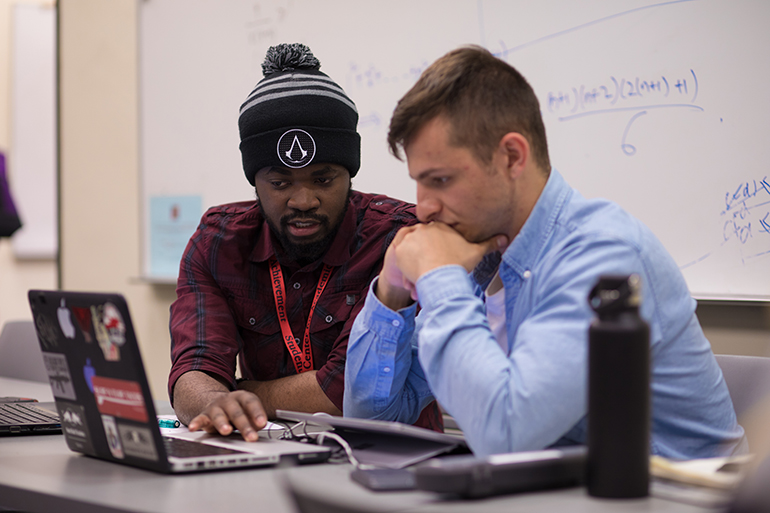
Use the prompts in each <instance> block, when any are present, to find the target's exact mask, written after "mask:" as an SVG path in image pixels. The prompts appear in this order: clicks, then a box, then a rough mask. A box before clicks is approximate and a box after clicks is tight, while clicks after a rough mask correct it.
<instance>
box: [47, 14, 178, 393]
mask: <svg viewBox="0 0 770 513" xmlns="http://www.w3.org/2000/svg"><path fill="white" fill-rule="evenodd" d="M59 16H60V18H59V29H60V48H59V52H60V53H59V55H60V88H61V89H60V116H61V120H60V123H61V124H60V130H61V157H60V159H61V168H60V172H61V178H60V183H61V250H60V251H61V273H62V287H63V288H65V289H78V290H97V291H111V292H119V293H122V294H124V295H125V296H126V298H127V300H128V303H129V305H130V307H131V313H132V318H133V321H134V324H135V327H136V331H137V336H138V338H139V341H140V346H141V349H142V354H143V359H144V363H145V368H146V370H147V373H148V375H149V380H150V386H151V389H152V391H153V395H154V396H155V397H156V398H157V399H165V398H167V395H166V392H165V387H166V378H167V376H168V370H169V366H170V361H169V336H168V306H169V304H170V302H171V300H172V299H173V297H174V289H173V287H171V286H157V285H149V284H146V283H143V282H141V281H139V280H138V279H137V277H138V276H139V195H138V194H139V186H140V184H139V173H138V155H139V145H138V114H137V113H138V94H137V5H136V2H135V0H62V1H60V2H59Z"/></svg>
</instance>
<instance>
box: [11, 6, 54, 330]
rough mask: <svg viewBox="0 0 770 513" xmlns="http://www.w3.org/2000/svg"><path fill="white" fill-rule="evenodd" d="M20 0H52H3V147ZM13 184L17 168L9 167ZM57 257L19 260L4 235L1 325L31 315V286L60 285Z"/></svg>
mask: <svg viewBox="0 0 770 513" xmlns="http://www.w3.org/2000/svg"><path fill="white" fill-rule="evenodd" d="M17 3H50V2H44V1H41V0H0V34H2V35H3V37H0V151H3V152H5V153H6V155H7V154H8V151H9V148H10V146H11V121H12V120H11V114H12V113H11V78H10V71H11V48H10V44H11V30H12V20H13V6H14V4H17ZM8 171H9V180H10V182H11V188H13V182H14V175H13V173H14V170H13V169H11V168H9V170H8ZM56 276H57V271H56V261H55V260H19V259H18V258H16V257H15V256H14V254H13V252H12V250H11V241H10V240H9V239H2V238H0V291H1V292H0V325H2V324H3V323H5V321H8V320H16V319H31V318H32V314H31V313H30V311H29V305H28V303H27V290H29V289H31V288H49V289H50V288H56Z"/></svg>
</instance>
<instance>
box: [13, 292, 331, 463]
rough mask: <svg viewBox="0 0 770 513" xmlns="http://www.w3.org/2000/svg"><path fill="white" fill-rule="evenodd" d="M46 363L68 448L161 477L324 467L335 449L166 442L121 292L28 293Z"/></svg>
mask: <svg viewBox="0 0 770 513" xmlns="http://www.w3.org/2000/svg"><path fill="white" fill-rule="evenodd" d="M28 298H29V304H30V308H31V309H32V316H33V318H34V320H35V328H36V330H37V335H38V340H39V342H40V348H41V350H42V352H43V361H44V363H45V367H46V371H47V372H48V377H49V380H50V383H51V390H52V391H53V395H54V399H55V402H56V409H57V411H58V414H59V418H60V419H61V425H62V431H63V432H64V436H65V439H66V441H67V445H68V446H69V448H70V449H71V450H73V451H75V452H79V453H83V454H86V455H88V456H93V457H95V458H100V459H103V460H108V461H112V462H116V463H122V464H125V465H131V466H134V467H140V468H144V469H149V470H154V471H157V472H164V473H177V472H194V471H200V470H213V469H225V468H238V467H255V466H270V465H277V464H278V463H281V462H282V461H284V460H292V461H296V462H298V463H311V462H321V461H326V460H327V459H328V458H329V455H330V452H331V450H330V449H329V448H328V447H323V446H319V445H313V444H305V443H299V442H294V441H288V440H277V439H268V438H267V437H264V436H261V437H260V439H259V441H257V442H253V443H249V444H245V443H243V444H236V443H233V444H232V446H229V445H228V444H227V443H224V442H226V440H227V439H226V438H224V437H221V439H220V438H219V437H211V436H210V437H201V439H196V440H192V439H181V438H178V437H169V436H163V434H162V433H161V429H160V427H159V426H158V420H157V415H156V412H155V407H154V404H153V400H152V395H151V394H150V387H149V385H148V383H147V377H146V374H145V371H144V365H143V364H142V358H141V353H140V350H139V345H138V343H137V339H136V333H135V331H134V328H133V324H132V322H131V317H130V315H129V311H128V305H127V303H126V300H125V298H124V297H123V296H122V295H120V294H107V293H95V292H94V293H90V292H70V291H52V290H30V291H29V294H28Z"/></svg>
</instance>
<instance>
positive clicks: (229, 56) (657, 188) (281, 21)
mask: <svg viewBox="0 0 770 513" xmlns="http://www.w3.org/2000/svg"><path fill="white" fill-rule="evenodd" d="M140 4H141V5H140V9H141V13H140V19H141V34H140V41H141V85H140V90H141V94H142V98H141V105H142V113H141V117H142V120H141V127H142V134H141V140H142V153H143V154H142V168H143V171H142V175H143V197H144V199H145V201H146V200H147V198H149V197H151V196H156V195H174V194H181V195H186V194H200V195H202V199H203V205H204V207H206V206H209V205H214V204H218V203H223V202H229V201H237V200H244V199H250V198H253V197H254V192H253V189H252V188H251V187H250V186H249V185H248V183H247V181H246V179H245V177H244V176H243V172H242V169H241V162H240V153H239V151H238V143H239V140H238V128H237V115H238V108H239V106H240V104H241V103H242V101H243V100H244V99H245V98H246V95H247V94H248V92H249V91H250V90H251V89H252V87H253V86H254V85H255V84H256V82H257V81H258V80H259V79H260V78H261V67H260V64H261V62H262V60H263V58H264V55H265V51H266V49H267V47H268V46H270V45H272V44H277V43H280V42H303V43H305V44H307V45H308V46H310V48H311V49H312V50H313V52H314V53H315V55H316V56H317V57H318V58H319V60H320V61H321V70H322V71H324V72H325V73H327V74H328V75H329V76H331V77H332V78H334V79H335V80H336V81H337V82H338V83H339V84H340V85H341V86H342V87H343V88H344V89H345V90H346V92H347V93H348V95H349V96H350V97H351V98H353V100H354V101H355V102H356V104H357V105H358V110H359V114H360V121H359V132H360V133H361V137H362V164H361V171H360V172H359V174H358V176H357V177H356V178H355V179H354V187H355V188H356V189H358V190H362V191H366V192H381V193H385V194H389V195H391V196H394V197H398V198H402V199H405V200H409V201H414V200H415V188H414V185H413V183H411V181H410V180H409V178H408V175H407V171H406V166H405V164H404V163H402V162H400V161H398V160H396V159H395V158H393V157H392V156H390V154H389V153H388V151H387V144H386V134H387V127H388V123H389V120H390V115H391V113H392V110H393V108H394V106H395V104H396V102H397V100H398V99H399V98H400V97H401V96H402V95H403V94H404V93H405V92H406V91H407V90H408V89H409V87H410V86H411V85H412V84H414V82H415V81H416V79H417V77H418V76H419V74H420V73H421V72H422V70H423V69H425V67H426V66H428V65H429V64H430V63H431V62H433V61H434V60H435V59H436V58H438V57H440V56H441V55H443V54H444V53H446V52H447V51H449V50H451V49H453V48H455V47H457V46H459V45H463V44H479V45H482V46H484V47H486V48H488V49H489V50H490V51H492V52H493V53H495V54H496V55H498V56H500V57H501V58H503V59H505V60H507V61H508V62H509V63H511V64H512V65H514V66H515V67H516V68H517V69H519V71H521V72H522V74H523V75H524V76H525V77H527V79H528V80H529V81H530V83H531V84H532V86H533V88H534V89H535V92H536V93H537V95H538V98H539V100H540V103H541V109H542V113H543V118H544V120H545V125H546V132H547V136H548V141H549V148H550V154H551V162H552V164H553V166H554V168H556V169H558V170H559V172H561V173H562V174H563V175H564V176H565V178H566V179H567V181H568V182H570V184H571V185H573V186H574V187H575V188H577V189H578V190H579V191H580V192H581V193H582V194H583V195H584V196H587V197H605V198H609V199H611V200H613V201H616V202H618V203H619V204H621V205H622V206H623V207H624V208H626V209H627V210H628V211H629V212H630V213H631V214H633V215H634V216H636V217H638V218H639V219H641V220H642V221H643V222H645V223H646V224H647V225H648V226H649V227H650V228H651V229H652V231H653V232H654V233H655V234H656V235H657V236H658V237H659V238H660V239H661V241H662V242H663V244H664V245H665V246H666V248H667V249H668V250H669V251H670V252H671V254H672V255H673V257H674V259H675V260H676V262H677V263H678V265H679V266H680V268H681V269H682V271H683V273H684V276H685V278H686V280H687V282H688V285H689V287H690V289H691V292H692V293H693V295H694V296H695V297H698V298H702V299H760V300H765V299H768V298H770V272H767V271H766V269H767V266H768V264H770V180H769V179H768V175H769V174H770V173H769V172H768V171H767V163H768V162H770V144H768V141H767V139H768V136H769V135H770V130H768V119H770V96H769V95H767V94H762V93H761V92H760V91H759V87H760V86H761V84H767V83H770V80H769V79H770V59H768V58H767V56H766V55H765V53H766V51H767V50H768V49H770V30H768V29H767V27H768V26H769V24H770V2H767V1H765V0H755V1H751V0H733V1H728V0H721V1H719V0H680V1H669V2H661V1H650V0H592V1H585V2H574V1H569V0H543V1H512V0H477V1H471V0H467V1H462V0H455V1H451V2H448V1H439V0H409V1H404V0H391V1H388V2H367V1H342V0H326V1H323V2H318V1H312V0H273V1H254V0H251V1H247V0H228V1H226V2H222V1H217V0H148V1H145V2H141V3H140ZM143 210H144V211H145V212H146V211H147V204H145V208H144V209H143ZM145 222H146V220H145ZM146 232H147V230H145V233H146Z"/></svg>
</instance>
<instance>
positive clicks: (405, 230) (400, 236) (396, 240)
mask: <svg viewBox="0 0 770 513" xmlns="http://www.w3.org/2000/svg"><path fill="white" fill-rule="evenodd" d="M420 226H421V225H419V224H413V225H412V226H404V227H402V228H400V229H399V230H398V231H397V232H396V236H395V237H393V242H391V243H390V245H391V246H398V245H399V244H400V243H401V241H403V240H404V237H406V236H407V235H409V234H410V233H412V232H413V231H415V230H417V229H419V227H420Z"/></svg>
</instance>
